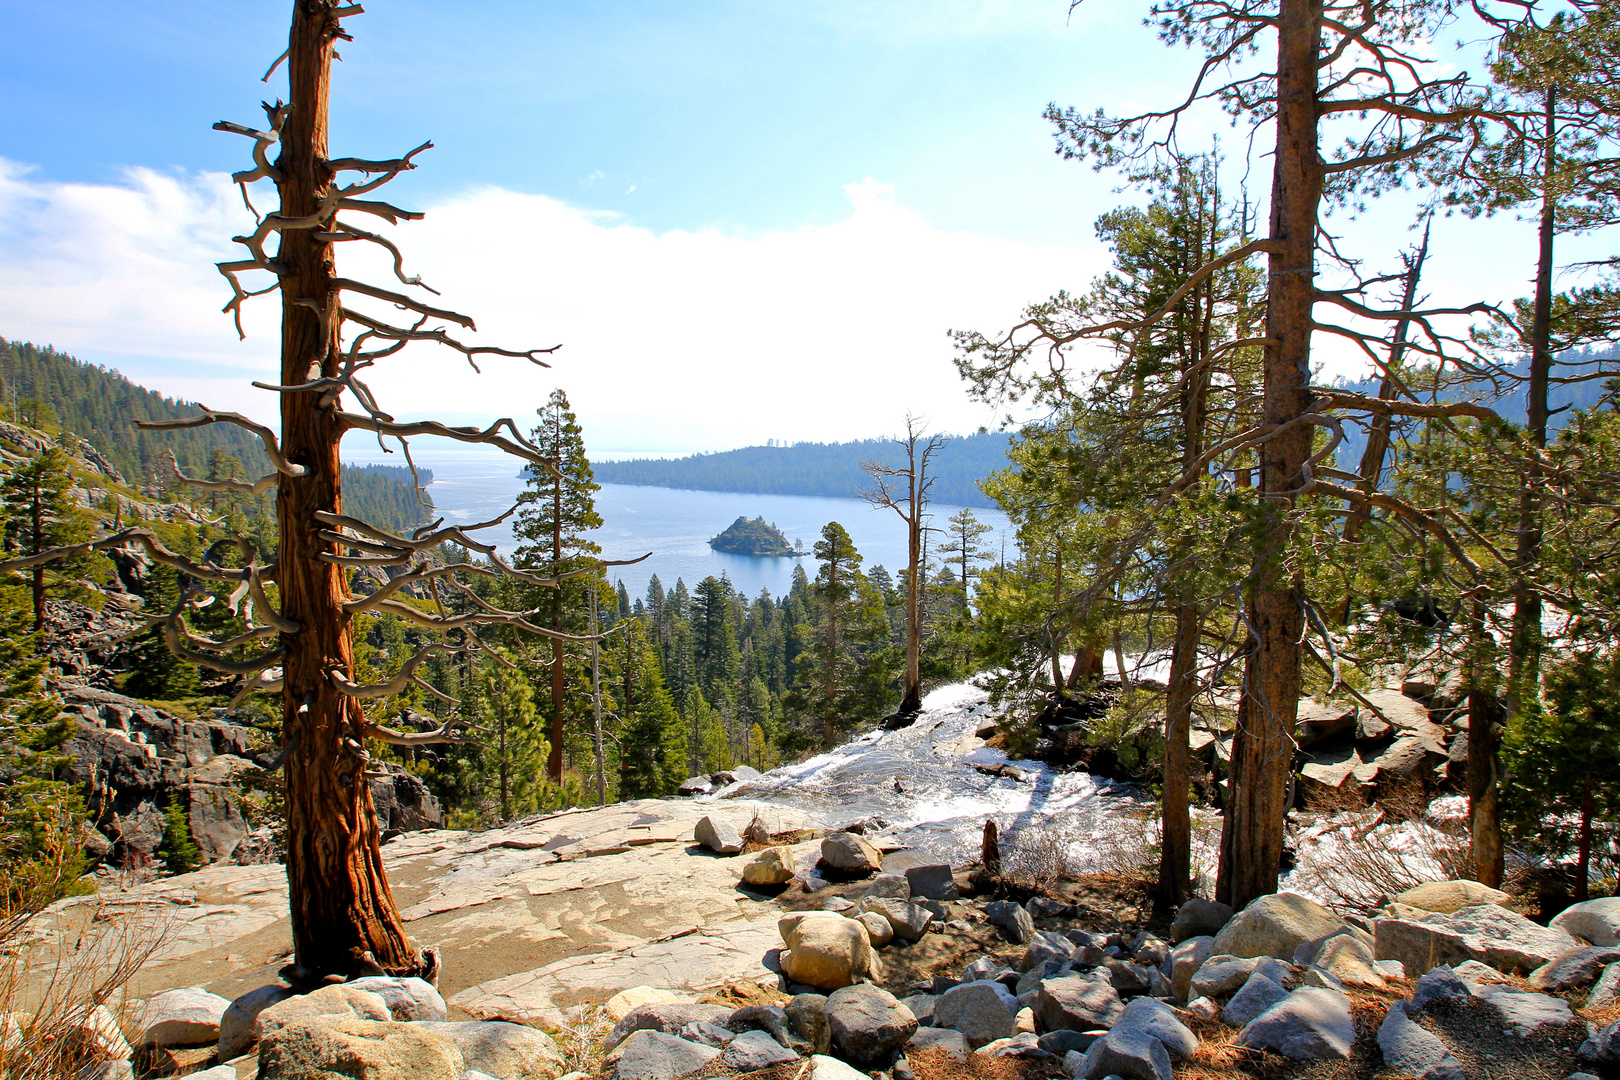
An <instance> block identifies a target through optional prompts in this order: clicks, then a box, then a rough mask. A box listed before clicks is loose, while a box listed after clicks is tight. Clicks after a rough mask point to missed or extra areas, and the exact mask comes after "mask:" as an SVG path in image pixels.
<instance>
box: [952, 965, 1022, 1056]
mask: <svg viewBox="0 0 1620 1080" xmlns="http://www.w3.org/2000/svg"><path fill="white" fill-rule="evenodd" d="M1016 1012H1017V1010H1016V1006H1015V1004H1014V999H1013V996H1012V995H1011V994H1009V993H1008V992H1007V988H1006V987H1004V986H1002V985H1001V984H1000V983H998V982H991V981H989V980H985V979H981V980H976V981H974V982H965V983H963V984H962V985H960V986H953V987H951V988H950V989H949V990H947V991H945V993H943V994H941V995H940V997H939V999H938V1000H937V1001H936V1002H935V1003H934V1025H935V1026H936V1027H944V1028H952V1029H954V1030H956V1031H960V1032H961V1033H962V1034H963V1036H965V1037H966V1038H967V1041H968V1044H969V1045H970V1046H973V1047H980V1046H983V1045H984V1044H985V1043H988V1042H992V1041H994V1040H996V1039H1006V1038H1010V1037H1011V1036H1013V1035H1014V1034H1016V1033H1017V1017H1016Z"/></svg>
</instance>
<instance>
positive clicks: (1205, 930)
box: [1170, 896, 1232, 945]
mask: <svg viewBox="0 0 1620 1080" xmlns="http://www.w3.org/2000/svg"><path fill="white" fill-rule="evenodd" d="M1231 919H1232V908H1231V906H1230V905H1228V904H1222V903H1218V902H1216V901H1214V900H1205V899H1203V898H1202V897H1197V896H1195V897H1193V898H1192V899H1191V900H1188V901H1187V902H1186V903H1185V904H1182V905H1181V907H1180V908H1179V909H1177V911H1176V917H1175V921H1173V922H1172V923H1171V924H1170V943H1171V944H1172V945H1179V944H1181V943H1182V942H1183V941H1186V940H1187V939H1188V938H1193V937H1214V935H1216V934H1218V933H1220V932H1221V927H1223V926H1225V925H1226V924H1227V923H1228V922H1230V921H1231Z"/></svg>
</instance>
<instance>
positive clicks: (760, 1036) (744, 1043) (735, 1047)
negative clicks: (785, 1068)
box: [720, 1031, 799, 1073]
mask: <svg viewBox="0 0 1620 1080" xmlns="http://www.w3.org/2000/svg"><path fill="white" fill-rule="evenodd" d="M797 1060H799V1055H798V1054H795V1053H794V1052H793V1051H792V1050H789V1049H788V1048H787V1047H785V1046H783V1045H782V1044H781V1043H779V1042H777V1041H776V1040H775V1039H773V1038H771V1037H770V1036H769V1035H767V1034H765V1033H764V1032H763V1031H745V1032H743V1033H742V1034H740V1035H738V1036H737V1037H736V1038H734V1039H732V1040H731V1042H730V1043H729V1044H728V1045H727V1046H726V1049H725V1052H724V1053H723V1054H721V1055H720V1063H721V1064H722V1065H724V1066H726V1067H727V1068H728V1069H731V1070H732V1071H733V1072H740V1073H747V1072H758V1071H759V1070H760V1069H769V1068H772V1067H773V1066H776V1065H784V1064H786V1063H787V1062H790V1061H797Z"/></svg>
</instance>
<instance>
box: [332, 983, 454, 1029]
mask: <svg viewBox="0 0 1620 1080" xmlns="http://www.w3.org/2000/svg"><path fill="white" fill-rule="evenodd" d="M348 985H349V986H350V987H351V988H352V989H355V990H367V991H370V992H371V993H373V994H376V995H377V996H378V997H380V998H382V999H383V1000H384V1001H386V1002H388V1012H389V1013H390V1014H391V1015H392V1017H393V1018H394V1019H395V1020H444V1019H446V1017H447V1015H448V1014H447V1013H446V1011H445V1005H444V998H442V997H440V996H439V992H438V991H437V990H435V989H434V988H433V986H432V985H431V984H430V983H428V982H427V981H425V980H423V979H396V978H391V977H389V976H387V975H370V976H367V977H366V978H363V979H350V980H349V984H348Z"/></svg>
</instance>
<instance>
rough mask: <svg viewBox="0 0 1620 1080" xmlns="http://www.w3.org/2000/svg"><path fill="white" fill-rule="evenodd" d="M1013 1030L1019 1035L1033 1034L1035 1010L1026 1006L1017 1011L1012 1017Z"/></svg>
mask: <svg viewBox="0 0 1620 1080" xmlns="http://www.w3.org/2000/svg"><path fill="white" fill-rule="evenodd" d="M1013 1030H1014V1031H1015V1032H1017V1033H1018V1034H1020V1035H1033V1034H1035V1010H1034V1009H1032V1008H1030V1007H1029V1006H1027V1005H1026V1006H1024V1007H1023V1008H1021V1009H1019V1010H1018V1015H1017V1016H1015V1017H1013Z"/></svg>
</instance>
